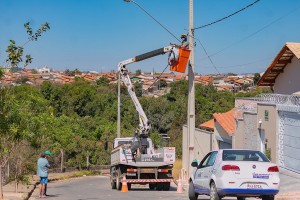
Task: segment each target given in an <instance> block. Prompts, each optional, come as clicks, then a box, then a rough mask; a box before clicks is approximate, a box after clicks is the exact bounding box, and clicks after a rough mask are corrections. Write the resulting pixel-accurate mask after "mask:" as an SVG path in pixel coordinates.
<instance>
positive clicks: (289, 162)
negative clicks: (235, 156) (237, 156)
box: [233, 43, 300, 173]
mask: <svg viewBox="0 0 300 200" xmlns="http://www.w3.org/2000/svg"><path fill="white" fill-rule="evenodd" d="M299 59H300V43H286V44H285V45H284V47H283V48H282V49H281V50H280V52H279V53H278V55H277V56H276V57H275V59H274V60H273V61H272V63H271V64H270V65H269V67H268V68H267V69H266V71H265V73H264V74H263V75H262V77H261V79H260V80H259V82H258V86H264V87H270V88H271V90H272V91H273V93H272V94H261V95H259V96H257V97H256V98H237V99H236V100H235V109H236V111H237V112H240V114H239V115H237V114H235V120H236V129H235V136H234V137H233V148H242V149H255V150H260V151H262V152H265V153H266V154H267V155H269V157H270V158H271V161H273V162H275V163H277V164H278V165H279V166H280V167H281V168H285V169H287V170H290V171H294V172H298V173H300V96H299V95H295V94H293V93H296V92H298V91H300V79H299V78H298V77H299V76H300V60H299Z"/></svg>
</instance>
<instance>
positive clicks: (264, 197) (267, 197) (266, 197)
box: [262, 195, 275, 200]
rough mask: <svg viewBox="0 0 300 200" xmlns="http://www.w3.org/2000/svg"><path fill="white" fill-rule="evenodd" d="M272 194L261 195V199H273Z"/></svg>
mask: <svg viewBox="0 0 300 200" xmlns="http://www.w3.org/2000/svg"><path fill="white" fill-rule="evenodd" d="M274 199H275V198H274V196H272V195H270V196H267V195H266V196H262V200H274Z"/></svg>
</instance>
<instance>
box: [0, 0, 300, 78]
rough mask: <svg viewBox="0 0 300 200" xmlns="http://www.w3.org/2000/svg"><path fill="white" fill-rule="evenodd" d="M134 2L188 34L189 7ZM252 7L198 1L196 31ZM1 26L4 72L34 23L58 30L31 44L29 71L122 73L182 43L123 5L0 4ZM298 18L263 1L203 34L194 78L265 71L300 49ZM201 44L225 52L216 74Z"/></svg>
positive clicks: (298, 8)
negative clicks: (11, 48) (13, 45)
mask: <svg viewBox="0 0 300 200" xmlns="http://www.w3.org/2000/svg"><path fill="white" fill-rule="evenodd" d="M135 2H137V3H138V4H139V5H140V6H142V7H143V8H144V9H145V10H147V11H148V12H149V13H150V14H151V15H152V16H153V17H155V18H156V19H157V20H158V21H159V22H160V23H161V24H163V25H164V26H165V27H167V28H168V30H170V32H172V33H173V34H174V35H176V36H178V37H179V36H180V34H181V33H187V32H188V31H187V30H188V0H135ZM252 2H254V0H194V27H199V26H201V25H204V24H207V23H210V22H212V21H215V20H218V19H220V18H222V17H225V16H227V15H229V14H231V13H233V12H235V11H237V10H239V9H241V8H243V7H244V6H246V5H248V4H250V3H252ZM0 19H1V20H0V65H2V64H3V62H4V61H5V58H6V56H7V54H6V52H5V50H6V47H7V45H8V44H9V40H10V39H13V40H15V41H16V42H17V44H18V45H23V44H24V43H25V42H26V41H27V35H26V31H25V29H24V27H23V24H24V23H25V22H28V21H29V22H30V23H31V26H32V28H33V29H34V30H36V29H37V28H39V26H40V24H42V23H44V22H49V23H50V26H51V29H50V30H49V31H48V32H46V33H45V34H44V35H43V36H42V37H41V38H40V39H39V40H38V41H37V42H31V43H28V44H27V45H25V47H24V48H25V54H31V56H32V57H33V59H34V60H33V63H32V64H31V65H30V66H29V67H30V68H37V67H42V66H47V67H49V68H53V69H58V70H65V69H70V70H73V69H75V68H78V69H80V70H83V71H84V70H90V71H99V72H100V71H102V72H107V71H111V70H116V69H117V64H118V63H119V62H120V61H122V60H126V59H128V58H131V57H134V56H136V55H139V54H142V53H146V52H148V51H151V50H155V49H158V48H160V47H164V46H167V45H169V43H175V42H177V41H176V39H175V38H174V37H173V36H172V35H170V34H169V33H168V32H167V31H166V30H164V29H163V28H162V27H161V26H159V25H158V24H157V23H156V22H155V21H154V20H153V19H151V18H150V17H149V16H148V15H146V14H145V13H144V12H143V11H142V10H141V9H140V8H139V7H138V6H136V5H135V4H133V3H125V2H124V1H123V0H26V1H25V0H0ZM299 19H300V1H298V0H261V1H259V2H258V3H257V4H255V5H254V6H252V7H250V8H248V9H247V10H245V11H243V12H241V13H239V14H237V15H235V16H233V17H231V18H229V19H227V20H224V21H222V22H220V23H217V24H214V25H212V26H209V27H207V28H203V29H197V30H195V38H196V47H195V71H196V72H197V73H199V74H203V75H204V74H210V73H214V74H215V73H218V72H220V73H228V72H234V73H238V74H240V73H255V72H263V71H264V70H265V69H266V68H267V67H268V65H269V64H270V63H271V61H272V59H273V58H274V57H275V56H276V55H277V53H278V52H279V50H280V49H281V48H282V47H283V45H284V44H285V43H286V42H300V28H299V25H298V24H299ZM266 26H267V27H266ZM263 27H265V28H264V29H263V30H261V29H262V28H263ZM260 30H261V31H260ZM250 35H252V36H251V37H248V36H250ZM247 37H248V38H247ZM244 38H247V39H244ZM198 40H200V41H201V43H202V44H203V46H204V47H205V49H206V51H207V53H208V54H209V55H212V54H215V53H216V52H219V53H218V54H216V55H213V56H211V59H212V61H213V63H214V65H215V67H214V66H213V65H212V63H211V62H210V61H209V59H207V56H206V54H205V52H204V50H203V48H202V47H201V45H200V43H199V41H198ZM166 65H167V55H162V56H157V57H155V58H151V59H148V60H145V61H141V62H138V63H135V64H132V65H129V66H128V68H130V69H131V70H132V71H135V70H137V69H141V70H142V71H152V70H153V69H154V70H155V71H157V72H159V71H162V70H163V69H164V68H165V66H166ZM166 71H167V72H168V71H169V70H168V69H167V70H166Z"/></svg>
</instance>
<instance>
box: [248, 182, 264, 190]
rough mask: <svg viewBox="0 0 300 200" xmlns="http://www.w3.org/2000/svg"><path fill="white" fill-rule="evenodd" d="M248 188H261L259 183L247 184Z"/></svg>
mask: <svg viewBox="0 0 300 200" xmlns="http://www.w3.org/2000/svg"><path fill="white" fill-rule="evenodd" d="M247 188H248V189H262V186H261V185H259V184H249V183H248V184H247Z"/></svg>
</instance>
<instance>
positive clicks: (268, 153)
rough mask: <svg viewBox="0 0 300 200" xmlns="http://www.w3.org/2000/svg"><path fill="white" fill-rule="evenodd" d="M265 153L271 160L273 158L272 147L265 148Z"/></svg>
mask: <svg viewBox="0 0 300 200" xmlns="http://www.w3.org/2000/svg"><path fill="white" fill-rule="evenodd" d="M265 154H266V156H267V158H268V159H269V160H271V148H268V149H266V150H265Z"/></svg>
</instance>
